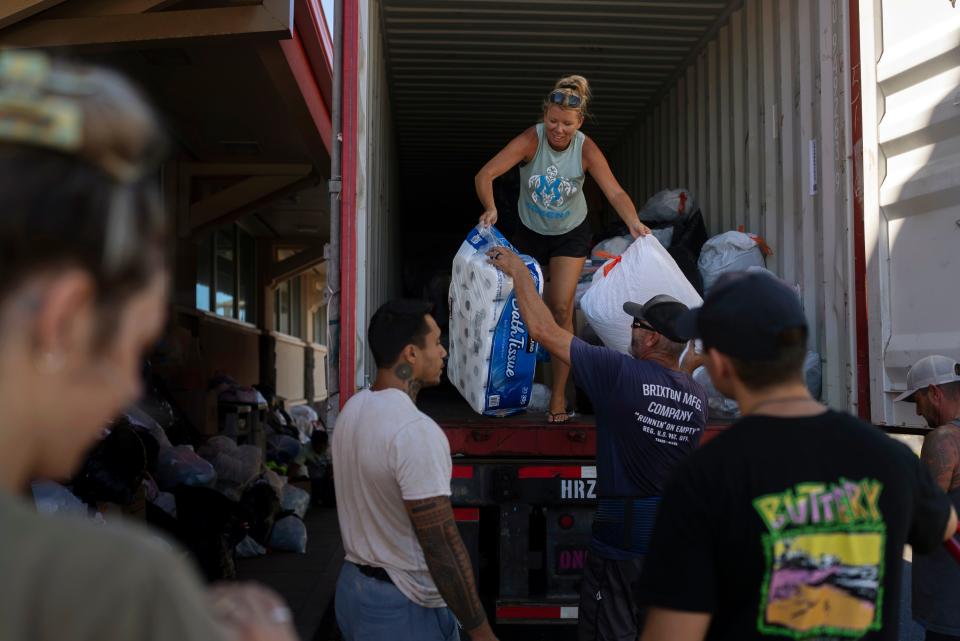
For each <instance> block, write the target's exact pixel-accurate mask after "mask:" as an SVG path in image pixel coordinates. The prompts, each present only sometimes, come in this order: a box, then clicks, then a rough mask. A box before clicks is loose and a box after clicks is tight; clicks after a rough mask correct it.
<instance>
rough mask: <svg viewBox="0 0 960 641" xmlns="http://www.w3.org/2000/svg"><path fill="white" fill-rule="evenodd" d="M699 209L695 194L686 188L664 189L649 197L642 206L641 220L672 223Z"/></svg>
mask: <svg viewBox="0 0 960 641" xmlns="http://www.w3.org/2000/svg"><path fill="white" fill-rule="evenodd" d="M696 210H697V203H696V201H695V199H694V197H693V194H691V193H690V191H689V190H687V189H684V188H682V187H681V188H679V189H664V190H663V191H658V192H657V193H655V194H654V195H653V196H651V197H650V198H648V199H647V202H646V203H644V205H643V207H641V208H640V211H639V214H640V220H645V221H647V222H657V223H660V222H666V223H672V222H676V221H678V220H681V219H682V218H684V217H685V216H687V215H688V214H691V213H693V212H695V211H696Z"/></svg>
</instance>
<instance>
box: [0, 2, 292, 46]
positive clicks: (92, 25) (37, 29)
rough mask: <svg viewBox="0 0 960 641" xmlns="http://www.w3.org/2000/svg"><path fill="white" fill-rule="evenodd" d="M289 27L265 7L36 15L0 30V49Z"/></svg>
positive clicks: (284, 32)
mask: <svg viewBox="0 0 960 641" xmlns="http://www.w3.org/2000/svg"><path fill="white" fill-rule="evenodd" d="M288 1H289V2H292V1H293V0H288ZM290 28H291V27H290V23H289V22H286V21H285V17H284V16H283V15H282V14H280V15H278V13H277V12H276V10H275V9H274V10H268V9H267V8H265V6H264V5H255V6H240V7H224V8H221V9H188V10H182V11H176V10H174V11H162V12H151V13H138V14H132V15H114V16H94V17H87V18H60V19H56V18H53V19H49V20H43V19H36V20H31V21H29V22H26V23H23V24H19V25H16V26H14V27H11V28H8V29H5V30H3V31H0V48H6V47H18V48H30V47H49V48H55V47H82V46H88V45H140V44H142V43H145V42H164V41H182V40H191V39H199V38H203V39H205V40H208V41H209V40H210V39H219V38H242V37H252V36H259V37H263V38H271V39H282V38H289V37H290Z"/></svg>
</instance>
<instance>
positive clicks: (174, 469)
mask: <svg viewBox="0 0 960 641" xmlns="http://www.w3.org/2000/svg"><path fill="white" fill-rule="evenodd" d="M156 480H157V485H159V486H160V489H162V490H172V489H173V488H175V487H177V486H178V485H180V484H181V483H182V484H183V485H190V486H193V487H210V486H212V485H213V484H214V483H216V481H217V473H216V471H214V469H213V465H211V464H210V463H209V462H208V461H205V460H204V459H202V458H200V456H199V455H197V453H196V452H194V451H193V448H192V447H190V446H189V445H178V446H176V447H165V448H161V450H160V453H159V454H157V479H156Z"/></svg>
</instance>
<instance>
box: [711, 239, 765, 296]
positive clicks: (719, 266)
mask: <svg viewBox="0 0 960 641" xmlns="http://www.w3.org/2000/svg"><path fill="white" fill-rule="evenodd" d="M697 266H698V267H699V268H700V276H701V277H702V278H703V291H704V292H709V291H710V288H711V287H713V284H714V283H715V282H717V279H718V278H720V276H722V275H723V274H726V273H729V272H741V271H746V270H747V269H748V268H750V267H764V260H763V252H762V251H761V250H760V245H759V244H758V243H757V241H756V240H754V238H753V237H752V236H750V235H749V234H745V233H743V232H742V231H728V232H724V233H722V234H719V235H717V236H714V237H713V238H711V239H710V240H708V241H707V242H706V243H704V245H703V249H702V250H701V251H700V261H699V262H698V263H697Z"/></svg>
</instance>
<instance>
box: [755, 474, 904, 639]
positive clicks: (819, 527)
mask: <svg viewBox="0 0 960 641" xmlns="http://www.w3.org/2000/svg"><path fill="white" fill-rule="evenodd" d="M882 491H883V484H882V483H880V482H879V481H876V480H873V479H863V480H860V481H850V480H847V479H840V480H839V481H838V482H836V483H800V484H798V485H796V486H794V487H793V488H791V489H788V490H786V491H784V492H780V493H776V494H767V495H765V496H761V497H758V498H756V499H754V501H753V506H754V508H755V509H756V510H757V512H758V513H759V514H760V517H761V518H762V519H763V522H764V524H765V525H766V526H767V530H768V533H767V534H765V535H764V536H763V543H764V554H765V556H766V562H767V569H766V574H765V576H764V582H763V586H762V588H761V590H762V592H761V597H760V610H759V612H758V614H757V629H758V630H759V631H760V632H761V633H763V634H775V635H780V636H786V637H792V638H794V639H809V638H812V637H817V636H821V635H824V634H828V635H833V636H839V637H849V638H854V639H855V638H859V637H861V636H863V635H864V634H866V633H867V632H868V631H870V630H877V629H879V628H880V627H881V623H882V612H881V605H882V603H883V570H884V550H885V540H886V526H885V524H884V522H883V516H882V515H881V513H880V508H879V501H880V494H881V492H882Z"/></svg>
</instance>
